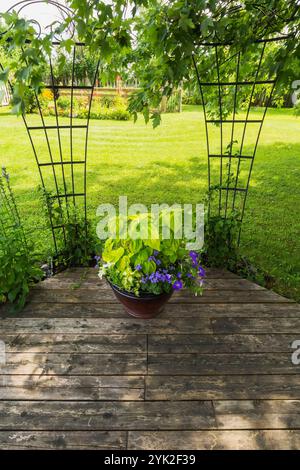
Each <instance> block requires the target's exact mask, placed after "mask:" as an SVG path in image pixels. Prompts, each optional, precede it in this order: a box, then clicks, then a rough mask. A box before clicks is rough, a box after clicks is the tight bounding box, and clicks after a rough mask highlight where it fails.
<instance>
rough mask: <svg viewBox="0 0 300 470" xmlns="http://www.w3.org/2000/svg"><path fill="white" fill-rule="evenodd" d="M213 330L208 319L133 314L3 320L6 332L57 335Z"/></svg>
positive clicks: (203, 331) (3, 327) (3, 328)
mask: <svg viewBox="0 0 300 470" xmlns="http://www.w3.org/2000/svg"><path fill="white" fill-rule="evenodd" d="M178 331H180V332H181V333H187V334H189V333H198V334H199V333H205V334H206V333H210V332H211V331H212V330H211V326H210V320H209V319H208V318H195V319H193V322H189V321H186V319H185V318H176V319H174V320H173V319H171V318H170V319H167V318H160V317H157V318H153V319H151V320H147V321H145V320H140V319H135V318H133V317H130V316H124V318H122V319H121V318H111V319H106V320H105V321H104V320H103V319H102V318H76V319H75V318H73V319H72V318H47V319H46V318H15V319H10V318H5V319H3V320H1V332H2V334H5V333H6V334H7V333H11V334H12V333H14V334H22V333H26V334H27V333H43V334H48V333H51V334H52V333H56V334H82V333H84V334H99V335H100V334H102V335H103V334H107V335H108V334H111V335H113V334H117V335H118V334H147V333H166V334H172V333H178Z"/></svg>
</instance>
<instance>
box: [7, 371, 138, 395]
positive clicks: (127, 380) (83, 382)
mask: <svg viewBox="0 0 300 470" xmlns="http://www.w3.org/2000/svg"><path fill="white" fill-rule="evenodd" d="M143 399H144V377H141V376H71V377H66V376H63V377H61V376H55V375H52V376H41V377H40V376H33V375H10V376H2V380H0V400H91V401H92V400H126V401H129V400H135V401H137V400H143Z"/></svg>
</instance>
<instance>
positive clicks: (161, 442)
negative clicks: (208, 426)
mask: <svg viewBox="0 0 300 470" xmlns="http://www.w3.org/2000/svg"><path fill="white" fill-rule="evenodd" d="M299 448H300V431H297V430H290V431H286V430H272V431H257V430H256V431H225V430H222V431H180V432H178V431H156V432H153V431H152V432H149V431H129V433H128V449H131V450H298V449H299Z"/></svg>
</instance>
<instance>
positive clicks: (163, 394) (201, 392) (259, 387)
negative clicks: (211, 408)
mask: <svg viewBox="0 0 300 470" xmlns="http://www.w3.org/2000/svg"><path fill="white" fill-rule="evenodd" d="M265 372H266V373H268V370H266V371H265ZM145 397H146V400H230V399H236V400H245V399H250V400H257V399H293V398H295V399H297V398H299V397H300V381H299V376H298V374H296V375H220V376H209V375H206V376H205V375H202V376H177V377H174V376H147V377H146V395H145Z"/></svg>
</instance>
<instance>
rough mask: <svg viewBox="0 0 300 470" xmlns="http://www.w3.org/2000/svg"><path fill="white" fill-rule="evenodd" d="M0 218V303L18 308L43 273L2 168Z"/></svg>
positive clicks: (4, 170) (6, 175)
mask: <svg viewBox="0 0 300 470" xmlns="http://www.w3.org/2000/svg"><path fill="white" fill-rule="evenodd" d="M0 217H1V224H0V302H6V301H9V302H11V303H12V304H14V309H16V310H19V309H21V308H22V307H24V305H25V302H26V299H27V296H28V294H29V290H30V286H31V285H32V284H33V283H35V282H37V281H39V280H40V279H42V277H43V272H42V270H41V269H40V267H39V266H38V257H37V256H36V254H35V249H34V245H33V243H31V242H29V241H28V240H27V238H26V235H25V232H24V229H23V226H22V223H21V220H20V216H19V212H18V208H17V205H16V201H15V197H14V194H13V192H12V189H11V186H10V182H9V174H8V173H7V172H6V169H5V168H3V169H2V175H1V176H0Z"/></svg>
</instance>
